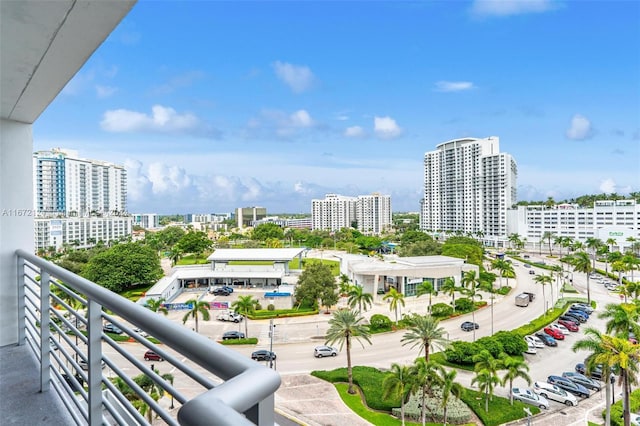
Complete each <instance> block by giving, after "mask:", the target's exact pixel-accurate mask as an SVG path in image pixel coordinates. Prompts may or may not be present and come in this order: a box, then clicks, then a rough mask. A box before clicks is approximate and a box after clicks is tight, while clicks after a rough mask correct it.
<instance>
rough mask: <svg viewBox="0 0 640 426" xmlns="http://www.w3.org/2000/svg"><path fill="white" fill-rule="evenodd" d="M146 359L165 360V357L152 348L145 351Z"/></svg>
mask: <svg viewBox="0 0 640 426" xmlns="http://www.w3.org/2000/svg"><path fill="white" fill-rule="evenodd" d="M144 360H145V361H164V358H162V356H160V354H158V353H155V352H154V351H152V350H148V351H146V352H145V353H144Z"/></svg>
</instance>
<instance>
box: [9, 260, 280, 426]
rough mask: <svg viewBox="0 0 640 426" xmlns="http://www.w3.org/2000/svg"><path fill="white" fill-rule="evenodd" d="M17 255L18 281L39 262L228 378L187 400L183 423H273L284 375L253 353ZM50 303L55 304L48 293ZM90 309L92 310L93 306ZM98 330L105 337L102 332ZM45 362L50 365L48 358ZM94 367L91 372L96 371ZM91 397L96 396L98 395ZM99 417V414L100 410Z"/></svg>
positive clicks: (57, 268) (42, 269)
mask: <svg viewBox="0 0 640 426" xmlns="http://www.w3.org/2000/svg"><path fill="white" fill-rule="evenodd" d="M16 255H17V256H18V262H17V265H18V268H19V271H18V272H19V273H18V275H19V277H18V279H19V281H20V280H21V282H19V283H18V285H19V286H25V283H24V279H25V272H24V271H23V270H21V268H22V269H24V268H25V264H26V263H25V260H26V261H27V262H29V263H30V264H32V265H34V266H36V267H38V268H39V273H41V274H45V273H46V275H47V276H49V275H50V276H51V277H52V278H53V277H55V278H57V279H59V280H61V281H62V282H64V283H65V285H67V286H69V287H70V288H71V289H73V290H74V291H76V292H78V293H80V294H82V295H83V297H85V298H86V299H87V301H88V303H89V304H91V303H95V304H97V305H98V306H101V307H104V308H106V309H108V310H110V311H111V312H113V313H114V314H115V315H117V316H119V317H121V318H123V319H124V320H126V321H128V322H129V323H131V324H133V325H135V326H137V327H139V328H140V329H141V330H144V331H146V332H148V333H149V334H150V335H152V336H154V337H155V338H157V339H158V340H160V341H161V342H162V343H163V344H165V345H167V346H169V347H171V348H172V349H174V350H175V351H177V352H179V353H181V354H182V355H184V356H185V357H187V358H188V359H190V360H191V361H193V362H195V363H196V364H198V365H199V366H201V367H203V368H204V369H206V370H207V371H209V372H211V373H213V374H214V375H216V376H217V377H219V378H221V379H222V380H224V382H223V383H222V384H220V385H218V386H216V387H211V388H210V389H209V390H208V391H206V392H204V393H203V394H200V395H199V396H196V397H195V398H193V399H192V400H190V401H187V402H186V403H185V404H184V405H183V406H182V407H181V408H180V410H179V412H178V421H179V422H180V424H182V425H187V426H188V425H198V424H202V423H203V421H205V420H204V419H206V421H205V422H206V423H208V424H216V425H218V424H219V425H226V424H230V425H231V424H233V425H243V424H257V425H259V426H263V425H264V426H266V425H273V424H274V393H275V391H276V390H277V389H278V387H279V386H280V381H281V380H280V375H279V374H278V373H277V372H276V371H274V370H272V369H269V368H267V367H265V366H263V365H261V364H258V363H256V362H255V361H253V360H250V359H248V358H244V357H239V356H238V354H237V352H235V351H233V350H231V349H229V348H227V347H225V346H223V345H221V344H219V343H217V342H213V341H211V340H209V339H208V338H206V337H205V336H202V335H199V334H197V333H195V332H193V331H191V330H189V329H186V328H185V327H182V326H181V325H178V324H176V323H174V322H172V321H170V320H168V319H166V318H163V317H161V316H158V315H157V314H156V313H154V312H152V311H150V310H149V309H146V308H145V307H142V306H140V305H138V304H136V303H133V302H131V301H130V300H127V299H125V298H123V297H121V296H119V295H117V294H115V293H113V292H111V291H109V290H107V289H105V288H103V287H101V286H98V285H97V284H95V283H93V282H91V281H89V280H87V279H85V278H82V277H80V276H78V275H76V274H74V273H72V272H70V271H68V270H66V269H64V268H62V267H60V266H58V265H55V264H53V263H51V262H49V261H47V260H44V259H42V258H40V257H38V256H36V255H34V254H32V253H28V252H26V251H24V250H17V251H16ZM41 291H42V292H43V293H44V292H46V294H47V295H48V288H47V289H46V290H45V289H41ZM22 294H24V291H23V292H22ZM41 300H42V299H41ZM46 303H47V304H48V303H50V302H49V298H48V297H47V302H46ZM22 308H23V309H25V310H26V308H25V307H24V304H22ZM48 308H49V306H45V305H44V304H42V305H41V307H40V309H41V312H44V311H45V310H48ZM88 308H89V310H90V306H88ZM25 315H26V314H25ZM90 315H91V314H90ZM23 318H24V317H23ZM47 318H48V316H47ZM23 324H24V320H20V321H19V325H23ZM89 326H90V327H94V330H95V325H92V323H91V320H89ZM41 329H42V330H43V331H42V334H43V335H44V334H46V336H47V337H48V335H49V332H48V328H45V327H41ZM45 330H46V332H45ZM20 332H21V340H24V331H20ZM89 333H90V334H89V336H90V337H89V341H88V344H89V351H90V352H91V351H96V348H95V347H93V346H92V341H93V342H95V341H96V340H95V339H92V338H91V328H90V329H89ZM98 335H99V336H100V333H98ZM101 341H102V336H100V337H98V340H97V342H101ZM94 346H95V344H94ZM100 346H101V345H98V349H97V351H99V352H98V354H99V353H101V350H102V349H101V347H100ZM47 349H48V348H47ZM91 353H94V352H91ZM89 359H91V357H89ZM46 364H47V367H48V364H49V363H48V362H47V363H46ZM94 364H95V363H94ZM98 365H99V364H98ZM91 367H92V366H90V371H89V373H91ZM98 368H99V367H98ZM48 377H49V376H48V373H47V378H48ZM203 382H205V383H208V382H209V381H208V380H207V379H204V380H203ZM207 387H209V386H207ZM89 398H90V400H91V398H95V396H94V397H91V396H90V397H89ZM91 406H93V404H91ZM96 416H98V417H100V416H101V413H100V415H98V414H96Z"/></svg>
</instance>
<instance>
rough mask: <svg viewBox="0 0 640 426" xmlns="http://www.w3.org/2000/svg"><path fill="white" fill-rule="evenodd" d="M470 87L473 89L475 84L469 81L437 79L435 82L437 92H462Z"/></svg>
mask: <svg viewBox="0 0 640 426" xmlns="http://www.w3.org/2000/svg"><path fill="white" fill-rule="evenodd" d="M471 89H475V86H474V85H473V83H472V82H470V81H438V82H437V83H436V91H438V92H462V91H465V90H471Z"/></svg>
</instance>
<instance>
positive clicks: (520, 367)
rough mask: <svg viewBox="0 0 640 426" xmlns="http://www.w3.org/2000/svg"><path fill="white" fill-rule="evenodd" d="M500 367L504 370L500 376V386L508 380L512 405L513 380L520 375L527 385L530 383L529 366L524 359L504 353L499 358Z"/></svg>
mask: <svg viewBox="0 0 640 426" xmlns="http://www.w3.org/2000/svg"><path fill="white" fill-rule="evenodd" d="M500 367H501V368H500V369H501V370H506V372H505V373H504V376H503V377H502V386H504V385H505V383H507V381H508V382H509V401H510V402H511V405H513V393H512V390H513V380H514V379H517V378H518V377H520V378H521V379H524V380H525V381H526V382H527V384H528V385H531V377H529V374H527V372H528V371H529V366H528V365H527V363H526V362H525V361H524V360H521V359H518V358H511V357H510V356H506V355H504V356H503V357H502V358H500Z"/></svg>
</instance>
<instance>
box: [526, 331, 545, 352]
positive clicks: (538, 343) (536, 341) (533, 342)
mask: <svg viewBox="0 0 640 426" xmlns="http://www.w3.org/2000/svg"><path fill="white" fill-rule="evenodd" d="M524 340H525V342H527V343H528V344H530V345H533V346H535V347H536V348H540V349H542V348H544V346H545V345H544V342H543V341H542V340H540V338H538V337H536V336H534V335H533V334H530V335H528V336H524Z"/></svg>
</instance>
